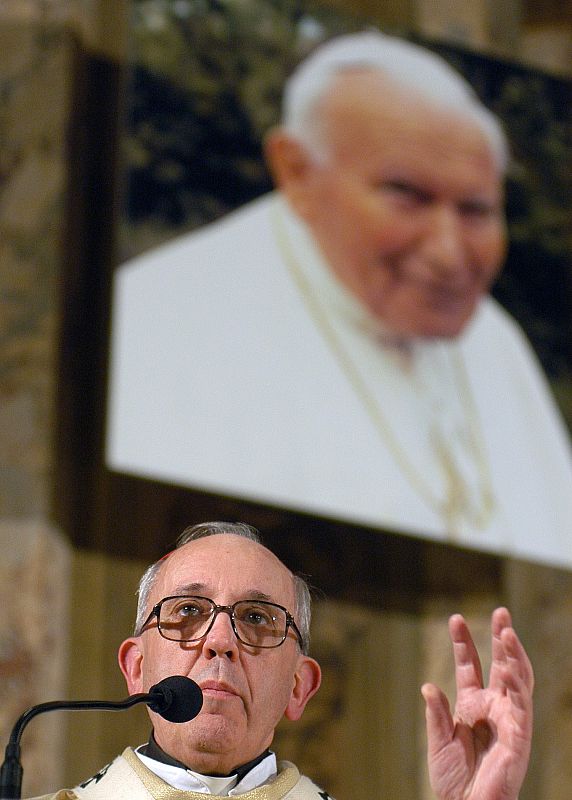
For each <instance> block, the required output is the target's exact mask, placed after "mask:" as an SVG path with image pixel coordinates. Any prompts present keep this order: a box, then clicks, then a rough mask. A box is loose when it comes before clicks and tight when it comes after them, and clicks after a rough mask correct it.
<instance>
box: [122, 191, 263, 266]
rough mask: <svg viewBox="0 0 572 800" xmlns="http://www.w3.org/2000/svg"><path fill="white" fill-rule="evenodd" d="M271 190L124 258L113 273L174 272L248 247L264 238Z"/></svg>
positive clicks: (210, 263) (228, 255)
mask: <svg viewBox="0 0 572 800" xmlns="http://www.w3.org/2000/svg"><path fill="white" fill-rule="evenodd" d="M274 197H275V193H274V192H269V193H267V194H265V195H263V196H262V197H259V198H257V199H256V200H253V201H251V202H250V203H246V204H245V205H243V206H240V207H239V208H237V209H235V210H234V211H230V212H229V213H228V214H225V215H224V216H222V217H220V218H219V219H216V220H214V221H213V222H209V223H207V224H205V225H202V226H201V227H200V228H196V229H195V230H192V231H188V232H186V233H182V234H180V235H178V236H174V237H173V238H172V239H169V240H168V241H166V242H164V243H163V244H160V245H158V246H156V247H154V248H152V249H151V250H148V251H146V252H144V253H141V254H140V255H138V256H135V257H134V258H131V259H129V260H127V261H124V262H123V263H122V264H121V265H120V266H119V268H118V270H117V272H118V273H119V274H120V275H121V276H123V278H124V279H129V278H130V277H131V276H133V275H134V274H137V275H140V274H142V273H148V274H149V275H153V274H155V273H157V272H159V271H160V272H161V273H165V271H176V270H177V269H184V268H186V267H188V266H189V265H190V264H200V263H201V261H200V259H204V262H202V263H206V260H207V259H208V265H209V268H211V267H212V265H213V263H214V262H215V261H216V259H217V258H221V259H226V258H228V257H232V258H233V259H234V260H236V259H237V258H238V257H239V256H240V253H241V252H244V251H245V250H246V249H249V250H252V248H254V247H256V245H257V243H260V242H261V241H262V240H263V238H264V231H265V230H266V229H267V228H269V218H270V208H271V206H272V204H273V202H274Z"/></svg>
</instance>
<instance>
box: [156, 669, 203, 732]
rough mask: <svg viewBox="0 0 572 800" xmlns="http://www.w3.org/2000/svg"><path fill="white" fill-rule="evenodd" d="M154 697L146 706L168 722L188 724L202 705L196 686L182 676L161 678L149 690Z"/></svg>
mask: <svg viewBox="0 0 572 800" xmlns="http://www.w3.org/2000/svg"><path fill="white" fill-rule="evenodd" d="M149 694H150V695H154V697H151V699H150V700H149V701H148V703H147V705H148V706H149V708H150V709H151V711H155V712H156V713H157V714H160V715H161V716H162V717H163V718H164V719H166V720H169V722H188V721H189V720H191V719H194V718H195V717H196V716H197V714H198V713H199V711H200V710H201V708H202V705H203V693H202V691H201V688H200V686H199V685H198V684H196V683H195V682H194V681H192V680H191V679H190V678H187V677H185V676H184V675H171V676H170V677H169V678H163V680H162V681H159V683H156V684H155V685H154V686H152V687H151V688H150V689H149Z"/></svg>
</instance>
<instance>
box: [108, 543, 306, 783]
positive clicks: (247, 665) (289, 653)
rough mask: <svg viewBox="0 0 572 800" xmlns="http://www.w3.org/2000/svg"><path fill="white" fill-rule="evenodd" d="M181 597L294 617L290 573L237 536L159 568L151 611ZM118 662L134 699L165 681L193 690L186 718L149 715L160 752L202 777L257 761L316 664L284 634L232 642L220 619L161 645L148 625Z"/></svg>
mask: <svg viewBox="0 0 572 800" xmlns="http://www.w3.org/2000/svg"><path fill="white" fill-rule="evenodd" d="M187 593H188V594H196V595H202V596H205V597H209V598H211V599H212V600H214V601H215V603H217V604H218V605H232V604H233V603H235V602H236V601H237V600H245V599H249V598H251V599H252V598H257V599H263V598H264V597H266V598H267V599H268V600H269V601H271V602H275V603H278V604H280V605H282V606H285V607H286V608H287V609H288V610H289V611H290V612H291V613H292V614H293V616H294V617H295V597H294V588H293V583H292V576H291V573H290V572H289V571H288V570H287V569H286V567H285V566H284V565H283V564H282V563H281V562H280V561H279V560H278V559H277V558H276V557H275V556H274V555H273V554H272V553H271V552H270V551H269V550H267V549H266V548H264V547H262V546H260V545H258V544H256V543H254V542H251V541H249V540H247V539H244V538H242V537H239V536H233V535H226V534H218V535H215V536H211V537H205V538H203V539H198V540H196V541H195V542H191V543H189V544H187V545H185V546H184V547H182V548H180V549H178V550H176V551H174V552H173V553H172V554H171V555H170V556H169V557H168V558H167V559H166V560H165V562H164V565H163V566H162V567H161V570H160V572H159V575H158V577H157V582H156V584H155V586H154V589H153V592H152V597H151V599H150V604H149V610H151V608H152V606H153V605H154V604H155V603H157V602H158V601H159V600H160V599H162V598H163V597H167V596H169V595H176V594H187ZM119 658H120V664H121V668H122V670H123V672H124V674H125V676H126V679H127V683H128V686H129V690H130V692H131V693H134V692H140V691H148V690H149V687H150V686H152V685H153V684H155V683H157V682H158V681H159V680H162V679H163V678H165V677H167V676H169V675H185V676H188V677H189V678H192V679H193V680H194V681H195V682H196V683H198V684H199V686H200V687H201V688H202V690H203V708H202V710H201V712H200V713H199V715H198V716H197V717H196V718H195V719H194V720H192V721H191V722H188V723H183V724H173V723H169V722H167V721H166V720H163V719H162V718H161V717H160V716H158V715H156V714H152V713H151V712H150V713H151V716H152V719H153V725H154V731H155V737H156V739H157V742H158V743H159V744H160V745H161V747H162V748H163V749H164V750H165V751H166V752H168V753H169V754H170V755H171V756H174V757H176V758H178V759H179V760H181V761H183V763H185V764H187V765H188V766H191V767H192V768H193V769H195V770H198V771H199V772H204V773H209V774H217V773H218V774H226V773H228V772H230V771H231V770H232V769H233V768H234V767H236V766H239V765H240V764H243V763H246V762H247V761H249V760H251V759H252V758H255V757H256V756H258V755H259V754H260V753H261V752H262V751H263V750H264V749H265V748H266V747H268V746H269V745H270V743H271V741H272V737H273V734H274V728H275V727H276V725H277V723H278V722H279V720H280V719H281V718H282V716H283V715H284V714H285V713H286V715H287V716H289V717H290V718H292V719H296V718H297V717H299V716H300V715H301V713H302V711H303V709H304V706H305V703H306V701H307V699H309V696H311V694H313V693H314V691H316V690H317V688H318V685H319V668H318V666H317V664H316V663H315V662H314V661H313V660H312V659H309V658H307V657H306V656H303V655H301V654H300V652H299V648H298V645H297V641H296V638H295V636H294V634H293V633H292V631H291V630H290V629H289V634H288V637H287V639H286V641H285V642H284V644H283V645H281V646H280V647H277V648H273V649H265V650H262V649H259V650H256V649H255V648H252V647H249V646H247V645H243V644H241V643H240V642H239V641H238V640H237V639H236V636H235V635H234V632H233V629H232V626H231V621H230V618H229V616H228V614H225V613H220V614H219V615H218V616H217V617H216V619H215V622H214V625H213V627H212V628H211V630H210V632H209V633H208V634H207V636H206V637H205V638H204V639H203V640H201V641H199V642H189V643H179V642H172V641H167V640H165V639H164V638H162V636H161V635H160V634H159V632H158V630H157V628H156V620H155V621H154V623H153V624H152V625H151V626H150V627H149V628H148V629H147V630H146V631H144V632H143V633H142V634H141V636H140V637H137V638H133V639H128V640H127V641H126V642H124V643H123V645H122V646H121V648H120V654H119ZM306 690H308V692H307V694H308V696H306Z"/></svg>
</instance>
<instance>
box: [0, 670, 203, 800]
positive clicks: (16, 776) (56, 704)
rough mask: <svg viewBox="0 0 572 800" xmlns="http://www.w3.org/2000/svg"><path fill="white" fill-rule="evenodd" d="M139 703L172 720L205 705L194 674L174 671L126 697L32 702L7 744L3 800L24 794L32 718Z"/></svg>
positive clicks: (0, 775) (0, 787)
mask: <svg viewBox="0 0 572 800" xmlns="http://www.w3.org/2000/svg"><path fill="white" fill-rule="evenodd" d="M138 703H146V704H147V705H148V706H149V708H150V709H151V711H155V712H156V713H157V714H160V715H161V716H162V717H164V718H165V719H167V720H169V722H189V720H191V719H194V717H196V716H197V714H198V713H199V711H200V710H201V708H202V705H203V693H202V691H201V689H200V687H199V686H198V685H197V684H196V683H195V682H194V681H193V680H191V679H190V678H186V677H185V676H183V675H171V676H170V677H168V678H164V679H163V680H162V681H159V683H156V684H155V685H154V686H152V687H151V689H150V690H149V691H148V692H140V693H139V694H132V695H131V696H130V697H127V698H126V699H125V700H117V701H112V700H53V701H50V702H48V703H40V704H39V705H37V706H32V707H31V708H29V709H28V710H27V711H24V713H23V714H22V715H21V716H20V717H19V718H18V720H17V721H16V724H15V725H14V727H13V728H12V733H11V734H10V739H9V740H8V744H7V745H6V751H5V757H4V763H3V764H2V767H0V800H19V799H20V798H21V796H22V775H23V769H22V765H21V762H20V740H21V738H22V733H23V732H24V728H25V727H26V725H27V724H28V722H30V720H32V719H33V718H34V717H36V716H38V714H42V713H43V712H44V711H55V710H57V709H67V710H83V709H95V710H98V709H99V710H103V711H123V710H125V709H127V708H131V707H132V706H135V705H137V704H138Z"/></svg>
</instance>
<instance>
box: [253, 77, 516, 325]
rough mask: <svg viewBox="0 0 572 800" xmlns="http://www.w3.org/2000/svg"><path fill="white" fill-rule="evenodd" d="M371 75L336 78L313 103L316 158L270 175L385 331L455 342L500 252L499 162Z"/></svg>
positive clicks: (474, 139)
mask: <svg viewBox="0 0 572 800" xmlns="http://www.w3.org/2000/svg"><path fill="white" fill-rule="evenodd" d="M380 80H381V79H380V77H379V76H377V75H376V74H375V73H371V72H364V71H360V72H355V73H348V74H345V75H343V76H340V77H339V78H338V79H337V81H336V85H335V91H332V92H331V93H330V94H329V95H328V96H327V97H326V98H324V99H323V101H322V107H321V111H322V115H321V127H320V128H319V130H320V131H321V138H322V139H323V141H324V145H325V159H324V160H320V159H317V160H316V159H314V158H309V159H308V160H307V161H306V162H305V164H304V165H303V168H302V167H301V164H300V163H298V164H297V167H296V169H294V170H291V169H290V170H288V169H286V170H282V171H281V170H280V169H278V170H275V173H276V174H277V175H282V176H283V177H284V180H283V181H282V189H283V190H284V191H285V193H286V195H287V197H288V198H289V199H290V201H291V204H292V205H293V206H294V208H295V209H296V210H297V212H298V213H299V215H301V216H302V217H303V219H304V220H305V221H306V222H307V224H308V225H309V226H310V228H311V230H312V232H313V234H314V237H315V239H316V240H317V243H318V245H319V247H320V249H321V251H322V253H323V254H324V256H325V258H326V260H327V262H328V264H329V265H330V267H331V269H332V270H333V272H334V273H335V275H336V276H337V278H338V279H339V280H340V281H341V282H342V283H343V284H344V285H345V286H346V288H347V289H349V290H350V291H351V292H352V293H353V294H354V295H355V296H356V297H357V298H358V299H359V300H360V301H361V302H362V304H363V305H364V306H365V307H366V308H367V309H368V310H369V311H370V312H371V314H373V315H374V316H375V317H376V318H377V319H379V320H380V321H381V323H382V324H383V326H384V327H385V328H386V329H389V330H390V331H393V332H395V333H396V334H398V335H402V336H404V337H428V338H433V337H445V338H448V337H454V336H457V335H458V334H459V333H460V332H461V331H462V330H463V328H464V327H465V325H466V324H467V322H468V321H469V320H470V318H471V316H472V315H473V313H474V311H475V308H476V306H477V304H478V302H479V299H480V298H481V296H482V295H483V293H484V292H486V291H487V290H488V289H489V287H490V285H491V283H492V281H493V280H494V278H495V276H496V275H497V273H498V271H499V269H500V266H501V263H502V259H503V256H504V251H505V222H504V214H503V207H502V206H503V189H502V179H501V175H500V172H499V168H498V166H497V164H496V163H495V160H494V157H493V155H492V153H491V151H490V146H489V145H488V143H487V141H486V140H485V137H484V135H483V133H482V132H481V131H480V129H479V128H478V127H477V126H476V125H475V124H474V123H472V122H471V121H467V120H466V119H463V117H461V116H459V115H456V114H454V113H452V112H448V111H443V110H441V109H439V110H436V109H435V108H432V107H431V106H430V105H425V104H424V102H423V101H421V100H419V99H418V98H415V97H413V98H412V97H411V96H410V95H409V96H407V95H404V94H403V93H402V91H400V90H399V88H397V87H396V86H395V85H392V84H390V83H385V84H382V83H381V82H380ZM284 152H286V151H284ZM269 153H270V155H271V156H272V148H271V147H270V148H269ZM276 153H279V151H278V150H277V151H276ZM298 155H299V154H298ZM278 158H280V154H279V155H278Z"/></svg>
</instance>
